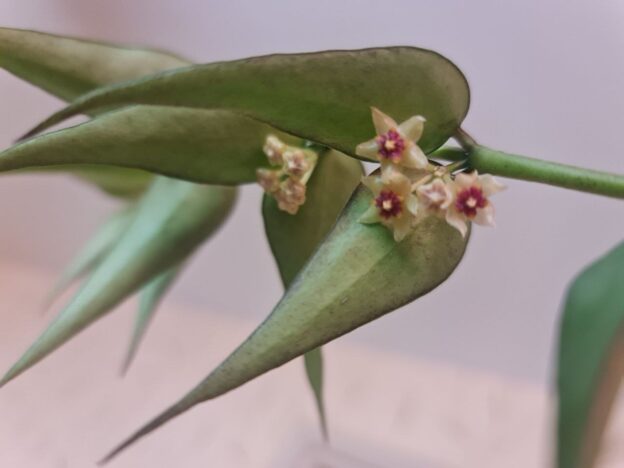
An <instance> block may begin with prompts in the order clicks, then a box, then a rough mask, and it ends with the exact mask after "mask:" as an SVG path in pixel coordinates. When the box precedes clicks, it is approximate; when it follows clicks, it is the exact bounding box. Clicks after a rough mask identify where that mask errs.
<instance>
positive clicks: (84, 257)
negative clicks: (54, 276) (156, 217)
mask: <svg viewBox="0 0 624 468" xmlns="http://www.w3.org/2000/svg"><path fill="white" fill-rule="evenodd" d="M134 214H135V212H134V207H126V208H124V209H123V210H121V211H120V212H118V213H115V214H114V215H113V216H111V217H110V218H109V219H108V220H107V221H106V223H104V224H103V225H102V226H101V227H100V229H99V230H98V232H97V233H96V234H95V236H93V237H92V238H91V239H90V240H89V241H88V242H87V244H86V245H85V246H84V247H83V249H82V250H81V251H80V253H79V254H78V255H77V256H76V257H75V258H74V259H73V260H72V261H71V263H70V264H69V266H68V267H67V268H66V269H65V271H64V272H63V274H62V275H61V277H60V278H59V280H58V282H57V283H56V285H55V286H54V288H53V289H52V291H50V294H49V295H48V298H47V300H46V303H47V304H49V303H51V302H52V301H53V300H54V299H56V297H58V295H59V294H61V293H62V292H63V291H65V289H66V288H67V287H69V285H71V284H72V283H73V282H74V281H76V280H78V279H79V278H81V277H82V276H83V275H85V274H87V273H88V272H89V271H91V270H92V269H93V268H94V267H95V266H96V265H97V264H99V263H100V262H101V261H102V259H103V258H104V257H105V256H106V255H107V254H108V253H109V252H110V251H111V249H112V248H113V247H114V246H115V244H116V243H117V242H118V241H119V239H120V238H121V237H122V235H123V233H124V232H125V230H126V229H127V228H128V226H129V225H130V223H131V222H132V218H133V216H134Z"/></svg>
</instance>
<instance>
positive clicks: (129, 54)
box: [0, 28, 190, 101]
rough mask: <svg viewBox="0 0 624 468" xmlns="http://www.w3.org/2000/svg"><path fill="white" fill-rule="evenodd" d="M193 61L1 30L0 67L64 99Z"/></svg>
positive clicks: (56, 37)
mask: <svg viewBox="0 0 624 468" xmlns="http://www.w3.org/2000/svg"><path fill="white" fill-rule="evenodd" d="M189 64H190V62H189V61H187V60H185V59H182V58H180V57H178V56H176V55H173V54H170V53H168V52H162V51H158V50H153V49H144V48H134V47H121V46H118V45H114V44H109V43H104V42H95V41H91V40H83V39H76V38H71V37H63V36H56V35H53V34H45V33H40V32H36V31H28V30H23V29H9V28H0V67H1V68H4V69H5V70H7V71H8V72H10V73H12V74H13V75H15V76H17V77H18V78H21V79H23V80H25V81H28V82H30V83H32V84H34V85H35V86H38V87H40V88H42V89H43V90H45V91H47V92H49V93H50V94H53V95H55V96H58V97H59V98H61V99H63V100H65V101H72V100H74V99H75V98H76V97H78V96H80V95H81V94H84V93H86V92H89V91H92V90H93V89H94V88H97V87H99V86H102V85H105V84H110V83H115V82H118V81H124V80H130V79H134V78H139V77H141V76H144V75H148V74H150V73H155V72H158V71H162V70H167V69H170V68H178V67H183V66H186V65H189Z"/></svg>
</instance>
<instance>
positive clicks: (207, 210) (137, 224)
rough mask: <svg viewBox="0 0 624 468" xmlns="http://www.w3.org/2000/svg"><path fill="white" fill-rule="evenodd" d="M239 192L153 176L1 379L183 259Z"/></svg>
mask: <svg viewBox="0 0 624 468" xmlns="http://www.w3.org/2000/svg"><path fill="white" fill-rule="evenodd" d="M235 198H236V189H235V188H230V187H220V186H207V185H198V184H192V183H189V182H184V181H180V180H172V179H167V178H165V177H160V178H157V179H155V181H154V184H153V185H152V187H151V188H150V189H149V191H148V192H147V193H146V194H145V196H144V197H143V198H142V199H141V202H140V203H139V205H138V207H137V213H136V216H135V218H134V220H133V222H132V224H131V225H130V226H129V227H128V229H127V230H126V232H125V233H124V235H123V237H122V238H121V239H120V240H119V242H118V243H117V245H116V246H115V248H114V249H113V250H112V251H111V252H110V253H109V254H108V255H107V256H106V258H105V259H104V261H103V262H102V263H101V264H100V265H99V266H98V267H97V269H96V270H95V271H94V272H93V274H92V275H91V276H90V277H89V279H88V280H87V281H86V282H85V284H84V285H83V286H82V288H81V289H80V290H79V291H78V293H77V294H76V296H75V297H74V299H73V300H72V301H71V302H70V303H69V304H68V305H67V307H65V309H64V310H63V311H62V312H61V313H60V314H59V316H58V317H57V318H56V320H55V321H53V322H52V324H51V325H50V326H49V327H48V329H47V330H46V331H45V332H44V333H43V334H42V335H41V336H40V337H39V339H38V340H37V341H36V342H35V343H34V344H33V345H32V346H31V347H30V348H29V349H28V350H27V351H26V353H25V354H24V355H23V356H22V357H21V358H20V359H19V361H18V362H17V363H16V364H15V365H14V366H13V367H12V368H11V369H10V370H9V371H8V372H7V374H6V375H5V376H4V377H3V379H2V380H1V381H0V385H4V384H5V383H7V382H8V381H9V380H12V379H13V378H15V377H16V376H17V375H19V374H21V373H22V372H24V371H25V370H26V369H28V368H29V367H31V366H33V365H34V364H36V363H37V362H38V361H40V360H41V359H43V358H44V357H45V356H47V355H48V354H50V353H51V352H52V351H54V350H55V349H56V348H58V347H59V346H61V345H62V344H63V343H65V342H66V341H67V340H69V339H70V338H71V337H73V336H74V335H76V334H77V333H79V332H80V331H81V330H82V329H84V328H85V327H87V326H88V325H90V324H91V323H93V322H94V321H95V320H97V319H98V318H100V317H101V316H103V315H104V314H106V313H107V312H109V311H110V310H111V309H112V308H113V307H115V306H116V305H117V304H119V303H120V302H121V301H122V300H123V299H125V298H126V297H128V296H129V295H130V294H132V293H134V292H135V291H136V290H138V289H139V288H140V287H141V286H142V285H144V284H145V283H146V282H148V281H150V280H151V279H153V278H154V277H156V276H157V275H159V274H160V273H162V272H164V271H166V270H168V269H170V268H172V267H174V266H175V265H178V264H180V262H182V261H184V259H185V258H187V257H188V256H189V255H190V254H191V253H192V252H193V251H194V250H195V249H196V248H197V247H198V246H199V245H200V244H201V243H202V242H203V241H204V240H206V238H207V237H208V236H210V234H212V233H213V232H214V231H215V230H216V229H217V228H218V227H219V226H220V225H221V224H222V222H223V221H224V219H225V218H226V217H227V215H228V214H229V212H230V210H231V207H232V205H233V202H234V200H235Z"/></svg>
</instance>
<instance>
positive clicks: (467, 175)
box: [455, 171, 479, 189]
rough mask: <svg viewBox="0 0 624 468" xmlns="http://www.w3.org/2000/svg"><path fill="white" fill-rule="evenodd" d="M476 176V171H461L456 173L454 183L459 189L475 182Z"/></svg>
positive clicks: (470, 185)
mask: <svg viewBox="0 0 624 468" xmlns="http://www.w3.org/2000/svg"><path fill="white" fill-rule="evenodd" d="M478 176H479V174H477V171H473V172H462V173H461V174H457V175H456V176H455V184H456V185H457V186H458V187H459V188H460V189H464V188H468V187H472V186H473V185H475V184H476V182H477V177H478Z"/></svg>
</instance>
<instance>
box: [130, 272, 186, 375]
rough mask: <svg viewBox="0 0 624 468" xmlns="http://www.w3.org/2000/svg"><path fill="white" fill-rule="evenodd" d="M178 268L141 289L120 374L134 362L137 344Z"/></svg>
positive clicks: (164, 273) (176, 275)
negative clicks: (137, 308)
mask: <svg viewBox="0 0 624 468" xmlns="http://www.w3.org/2000/svg"><path fill="white" fill-rule="evenodd" d="M180 268H181V267H174V268H172V269H170V270H168V271H165V272H163V273H161V274H160V275H158V276H156V277H155V278H153V279H152V280H150V281H149V282H148V283H147V284H146V285H145V286H143V288H142V289H141V292H140V295H139V310H138V311H137V316H136V321H135V323H134V331H133V333H132V338H131V340H130V346H129V347H128V352H127V354H126V358H125V359H124V363H123V367H122V374H125V373H126V372H127V371H128V368H129V367H130V364H131V363H132V361H133V360H134V357H135V355H136V352H137V350H138V349H139V344H140V343H141V340H142V339H143V335H145V331H146V330H147V326H148V325H149V322H150V321H151V319H152V317H153V316H154V313H155V312H156V309H157V308H158V304H159V303H160V301H161V299H162V298H163V296H164V295H165V294H166V293H167V291H168V290H169V288H170V287H171V286H172V285H173V282H174V281H175V280H176V278H177V277H178V274H179V273H180Z"/></svg>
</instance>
